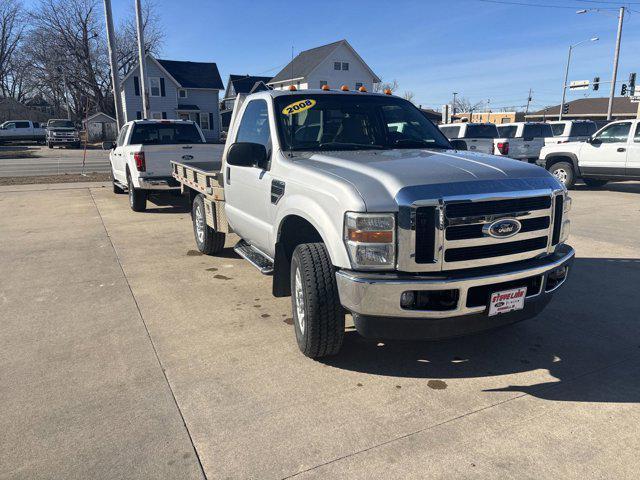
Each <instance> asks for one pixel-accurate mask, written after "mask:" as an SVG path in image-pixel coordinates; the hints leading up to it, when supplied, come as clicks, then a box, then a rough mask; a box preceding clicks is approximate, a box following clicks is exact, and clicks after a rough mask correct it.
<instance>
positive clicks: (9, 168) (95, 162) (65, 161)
mask: <svg viewBox="0 0 640 480" xmlns="http://www.w3.org/2000/svg"><path fill="white" fill-rule="evenodd" d="M25 150H28V151H31V152H33V157H30V158H0V177H22V176H34V175H60V174H65V173H82V171H83V170H82V162H83V157H84V150H83V149H72V148H53V149H49V148H47V147H41V146H34V147H23V146H2V147H0V154H2V153H3V152H7V151H18V152H24V151H25ZM109 169H110V166H109V153H108V152H106V151H104V150H98V149H88V150H87V153H86V159H85V168H84V172H85V173H89V172H96V173H103V172H109Z"/></svg>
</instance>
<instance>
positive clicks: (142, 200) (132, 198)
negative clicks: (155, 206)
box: [127, 175, 147, 212]
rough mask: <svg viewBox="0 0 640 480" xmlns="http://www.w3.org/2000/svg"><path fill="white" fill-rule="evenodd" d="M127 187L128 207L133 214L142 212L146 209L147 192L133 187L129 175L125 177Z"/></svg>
mask: <svg viewBox="0 0 640 480" xmlns="http://www.w3.org/2000/svg"><path fill="white" fill-rule="evenodd" d="M127 184H128V185H129V206H130V207H131V210H133V211H134V212H144V211H145V210H146V209H147V192H145V191H144V190H141V189H139V188H134V187H133V181H132V180H131V175H128V176H127Z"/></svg>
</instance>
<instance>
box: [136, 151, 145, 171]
mask: <svg viewBox="0 0 640 480" xmlns="http://www.w3.org/2000/svg"><path fill="white" fill-rule="evenodd" d="M133 159H134V160H135V162H136V168H137V169H138V171H139V172H144V171H145V170H146V169H147V166H146V165H145V163H144V152H135V153H134V154H133Z"/></svg>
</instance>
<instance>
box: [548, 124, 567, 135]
mask: <svg viewBox="0 0 640 480" xmlns="http://www.w3.org/2000/svg"><path fill="white" fill-rule="evenodd" d="M564 126H565V124H564V123H553V124H551V130H553V136H554V137H559V136H560V135H562V134H563V133H564Z"/></svg>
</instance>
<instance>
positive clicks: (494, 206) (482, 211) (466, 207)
mask: <svg viewBox="0 0 640 480" xmlns="http://www.w3.org/2000/svg"><path fill="white" fill-rule="evenodd" d="M549 207H551V197H550V196H541V197H527V198H510V199H507V200H490V201H488V202H460V203H450V204H448V205H447V207H446V215H447V218H460V217H473V216H479V215H503V214H509V213H517V212H528V211H532V210H544V209H546V208H549Z"/></svg>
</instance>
